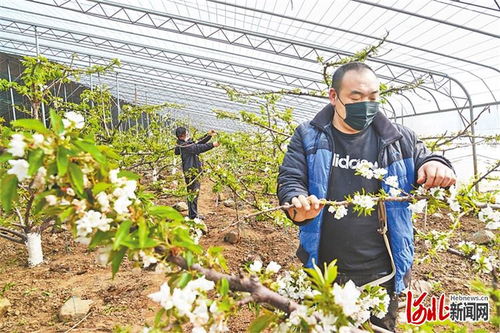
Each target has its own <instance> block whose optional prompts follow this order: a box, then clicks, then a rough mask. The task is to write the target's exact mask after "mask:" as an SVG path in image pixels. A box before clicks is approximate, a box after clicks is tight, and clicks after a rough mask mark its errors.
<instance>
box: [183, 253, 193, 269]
mask: <svg viewBox="0 0 500 333" xmlns="http://www.w3.org/2000/svg"><path fill="white" fill-rule="evenodd" d="M184 259H185V260H186V265H187V266H188V268H190V267H191V266H193V261H194V257H193V253H192V252H189V251H187V252H184Z"/></svg>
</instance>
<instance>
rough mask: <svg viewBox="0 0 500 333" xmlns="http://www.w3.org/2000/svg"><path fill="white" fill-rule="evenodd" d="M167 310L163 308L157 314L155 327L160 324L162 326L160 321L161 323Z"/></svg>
mask: <svg viewBox="0 0 500 333" xmlns="http://www.w3.org/2000/svg"><path fill="white" fill-rule="evenodd" d="M166 311H167V310H165V308H161V309H160V310H159V311H158V312H157V313H156V316H155V322H154V323H155V326H158V324H160V321H161V317H163V315H164V314H165V312H166Z"/></svg>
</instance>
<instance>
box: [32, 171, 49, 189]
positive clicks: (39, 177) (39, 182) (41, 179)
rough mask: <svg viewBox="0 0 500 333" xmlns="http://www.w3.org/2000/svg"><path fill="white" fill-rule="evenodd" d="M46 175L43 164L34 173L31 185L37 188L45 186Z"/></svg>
mask: <svg viewBox="0 0 500 333" xmlns="http://www.w3.org/2000/svg"><path fill="white" fill-rule="evenodd" d="M46 177H47V169H45V168H44V167H43V166H42V167H39V168H38V171H37V172H36V175H35V180H34V181H33V187H35V188H37V189H39V190H42V189H43V188H45V183H46V180H45V178H46Z"/></svg>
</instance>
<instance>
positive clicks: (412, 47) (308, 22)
mask: <svg viewBox="0 0 500 333" xmlns="http://www.w3.org/2000/svg"><path fill="white" fill-rule="evenodd" d="M207 2H212V3H216V4H220V5H224V6H231V7H235V8H239V9H244V10H249V11H253V12H256V13H261V14H266V15H271V16H275V17H279V18H284V19H288V20H292V21H296V22H300V23H306V24H310V25H314V26H316V27H321V28H325V29H332V30H336V31H340V32H343V33H347V34H351V35H355V36H359V37H363V38H370V39H372V40H375V41H378V42H380V41H382V40H383V39H382V38H380V37H375V36H372V35H368V34H364V33H361V32H356V31H352V30H347V29H342V28H339V27H335V26H332V25H327V24H321V23H319V22H311V21H307V20H304V19H301V18H298V17H292V16H287V15H283V14H278V13H273V12H269V11H265V10H262V9H257V8H251V7H246V6H241V5H237V4H234V3H227V2H222V1H217V0H207ZM385 43H388V44H393V45H397V46H402V47H406V48H410V49H412V50H417V51H422V52H425V53H429V54H434V55H437V56H440V57H445V58H448V59H453V60H458V61H460V62H464V63H467V64H471V65H476V66H479V67H484V68H488V69H491V70H493V71H495V72H497V73H500V69H498V68H496V67H493V66H488V65H485V64H482V63H479V62H476V61H471V60H467V59H464V58H460V57H455V56H453V55H451V54H445V53H441V52H436V51H433V50H429V49H424V48H422V47H418V46H414V45H408V44H406V43H401V42H397V41H394V40H390V39H387V38H386V39H385ZM447 65H448V66H450V67H451V68H455V69H460V68H459V67H455V66H452V65H451V64H447Z"/></svg>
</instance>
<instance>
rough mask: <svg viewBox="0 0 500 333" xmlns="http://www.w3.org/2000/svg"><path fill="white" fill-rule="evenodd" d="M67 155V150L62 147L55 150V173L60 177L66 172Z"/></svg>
mask: <svg viewBox="0 0 500 333" xmlns="http://www.w3.org/2000/svg"><path fill="white" fill-rule="evenodd" d="M68 153H69V150H68V149H66V148H64V147H59V148H57V159H56V161H57V173H58V175H59V176H61V177H62V176H64V175H65V174H66V172H67V171H68V163H69V161H68Z"/></svg>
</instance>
